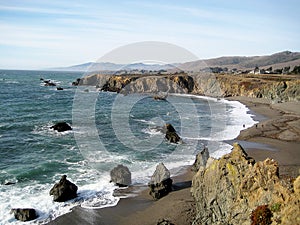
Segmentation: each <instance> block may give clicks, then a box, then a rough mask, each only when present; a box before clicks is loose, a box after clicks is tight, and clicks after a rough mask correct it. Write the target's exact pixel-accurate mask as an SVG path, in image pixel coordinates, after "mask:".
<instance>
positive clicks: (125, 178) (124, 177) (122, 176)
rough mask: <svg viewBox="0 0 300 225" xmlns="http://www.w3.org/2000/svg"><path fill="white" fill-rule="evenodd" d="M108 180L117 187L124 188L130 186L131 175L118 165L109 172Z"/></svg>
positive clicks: (124, 167) (126, 168)
mask: <svg viewBox="0 0 300 225" xmlns="http://www.w3.org/2000/svg"><path fill="white" fill-rule="evenodd" d="M110 179H111V182H114V183H115V184H116V185H118V186H119V187H126V186H129V185H130V184H131V173H130V171H129V169H128V167H126V166H123V165H118V166H116V167H115V168H113V169H112V170H111V171H110Z"/></svg>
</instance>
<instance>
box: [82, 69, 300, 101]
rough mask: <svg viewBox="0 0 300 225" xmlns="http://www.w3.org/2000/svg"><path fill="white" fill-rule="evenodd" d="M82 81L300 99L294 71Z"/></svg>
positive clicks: (117, 87) (143, 89)
mask: <svg viewBox="0 0 300 225" xmlns="http://www.w3.org/2000/svg"><path fill="white" fill-rule="evenodd" d="M80 84H82V85H92V86H97V87H99V88H102V90H104V91H112V92H121V93H124V94H129V93H158V92H166V93H191V94H198V95H205V96H212V97H230V96H246V97H253V98H266V99H271V100H274V101H278V102H280V101H299V100H300V88H299V87H300V79H299V76H293V75H274V74H273V75H268V74H263V75H255V74H241V75H230V74H208V73H200V74H196V73H193V74H192V75H189V74H186V73H179V74H167V75H159V74H158V75H147V74H143V75H141V74H140V75H130V74H129V75H104V74H96V75H89V76H87V77H85V78H83V79H82V80H81V83H80Z"/></svg>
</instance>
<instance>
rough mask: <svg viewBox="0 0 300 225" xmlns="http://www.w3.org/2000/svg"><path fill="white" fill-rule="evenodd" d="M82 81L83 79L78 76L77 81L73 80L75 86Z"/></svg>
mask: <svg viewBox="0 0 300 225" xmlns="http://www.w3.org/2000/svg"><path fill="white" fill-rule="evenodd" d="M81 83H82V81H81V79H80V78H77V79H76V81H74V82H72V85H73V86H78V85H80V84H81Z"/></svg>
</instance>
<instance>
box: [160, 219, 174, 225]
mask: <svg viewBox="0 0 300 225" xmlns="http://www.w3.org/2000/svg"><path fill="white" fill-rule="evenodd" d="M157 225H175V224H174V223H172V222H171V221H170V220H167V219H160V220H159V221H158V222H157Z"/></svg>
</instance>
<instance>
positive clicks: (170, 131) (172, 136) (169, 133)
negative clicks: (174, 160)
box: [165, 123, 181, 143]
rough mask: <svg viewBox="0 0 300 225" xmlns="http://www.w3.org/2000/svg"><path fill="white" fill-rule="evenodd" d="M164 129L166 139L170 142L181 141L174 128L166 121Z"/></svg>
mask: <svg viewBox="0 0 300 225" xmlns="http://www.w3.org/2000/svg"><path fill="white" fill-rule="evenodd" d="M165 130H166V136H165V137H166V139H167V140H168V141H169V142H171V143H178V142H180V141H181V138H180V137H179V135H178V134H177V133H176V130H175V128H174V127H173V126H172V125H171V124H169V123H167V124H166V125H165Z"/></svg>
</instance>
